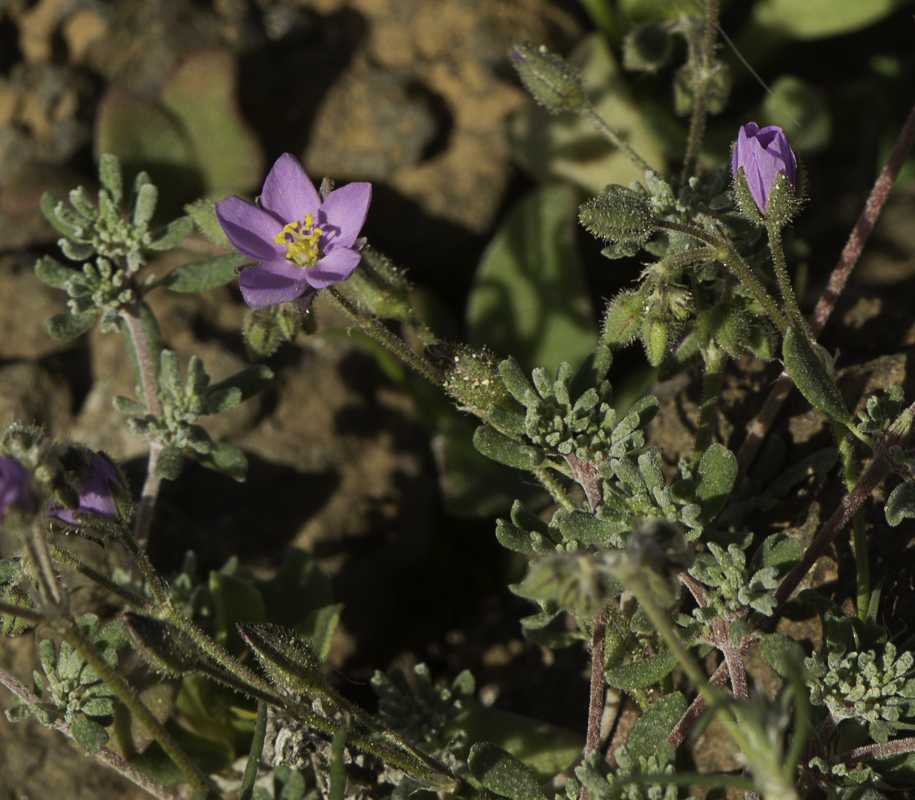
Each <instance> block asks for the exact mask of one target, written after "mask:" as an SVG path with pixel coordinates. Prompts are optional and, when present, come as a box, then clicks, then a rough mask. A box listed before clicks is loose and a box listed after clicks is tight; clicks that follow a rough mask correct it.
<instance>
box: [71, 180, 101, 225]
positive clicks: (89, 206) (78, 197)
mask: <svg viewBox="0 0 915 800" xmlns="http://www.w3.org/2000/svg"><path fill="white" fill-rule="evenodd" d="M70 202H71V203H72V204H73V207H74V208H75V209H76V210H77V211H79V213H80V214H82V215H83V216H84V217H86V218H87V219H95V218H96V217H97V216H98V209H97V208H96V207H95V203H93V202H92V198H91V197H90V196H89V192H87V191H86V189H85V187H83V186H78V187H77V188H76V189H74V190H73V191H71V192H70Z"/></svg>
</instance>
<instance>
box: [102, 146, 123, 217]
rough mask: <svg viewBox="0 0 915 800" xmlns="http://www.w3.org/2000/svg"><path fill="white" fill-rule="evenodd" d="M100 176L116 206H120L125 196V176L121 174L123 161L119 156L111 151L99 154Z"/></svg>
mask: <svg viewBox="0 0 915 800" xmlns="http://www.w3.org/2000/svg"><path fill="white" fill-rule="evenodd" d="M98 178H99V181H100V182H101V184H102V188H103V189H105V191H107V192H108V195H109V196H110V197H111V202H112V203H113V204H114V206H115V208H120V205H121V200H122V199H123V198H124V176H123V175H122V174H121V162H120V161H118V159H117V156H113V155H111V154H110V153H102V155H101V156H99V160H98Z"/></svg>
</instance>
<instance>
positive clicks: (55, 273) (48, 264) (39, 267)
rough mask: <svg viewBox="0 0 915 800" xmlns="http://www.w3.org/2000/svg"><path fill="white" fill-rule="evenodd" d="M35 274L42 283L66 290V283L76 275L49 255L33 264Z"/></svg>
mask: <svg viewBox="0 0 915 800" xmlns="http://www.w3.org/2000/svg"><path fill="white" fill-rule="evenodd" d="M35 275H36V276H37V277H38V280H40V281H41V282H42V283H46V284H48V286H53V287H54V288H55V289H63V290H64V291H66V289H67V283H68V282H69V281H70V279H71V278H72V277H73V276H74V275H76V272H75V271H74V270H72V269H70V268H69V267H65V266H64V265H63V264H61V263H60V262H59V261H55V260H54V259H53V258H51V257H50V256H43V257H42V258H40V259H39V260H38V262H37V263H36V264H35Z"/></svg>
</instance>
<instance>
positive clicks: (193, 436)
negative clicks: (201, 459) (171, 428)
mask: <svg viewBox="0 0 915 800" xmlns="http://www.w3.org/2000/svg"><path fill="white" fill-rule="evenodd" d="M187 443H188V444H189V445H190V446H191V447H192V448H193V449H194V450H196V451H197V452H198V453H214V452H216V442H214V441H213V439H212V437H211V436H210V434H209V433H207V430H206V428H204V427H202V426H201V425H191V426H189V427H188V430H187Z"/></svg>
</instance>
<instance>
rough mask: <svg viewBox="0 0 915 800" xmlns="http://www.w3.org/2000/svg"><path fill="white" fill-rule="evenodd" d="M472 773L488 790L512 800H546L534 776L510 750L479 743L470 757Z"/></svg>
mask: <svg viewBox="0 0 915 800" xmlns="http://www.w3.org/2000/svg"><path fill="white" fill-rule="evenodd" d="M467 766H468V767H470V772H471V774H472V775H473V777H474V778H476V779H477V780H478V781H479V782H480V783H482V784H483V786H484V787H485V788H486V789H489V791H491V792H492V793H493V794H497V795H499V796H500V797H507V798H509V800H545V798H544V794H543V792H541V791H540V784H539V782H538V781H537V778H536V777H535V776H534V773H533V772H531V770H530V769H529V768H528V767H527V766H525V764H524V763H523V762H521V761H519V760H518V759H517V758H515V757H514V756H513V755H512V754H511V753H509V752H508V751H507V750H503V749H502V748H501V747H499V745H497V744H493V743H492V742H478V743H477V744H475V745H474V746H473V747H471V748H470V755H469V756H468V757H467Z"/></svg>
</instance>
